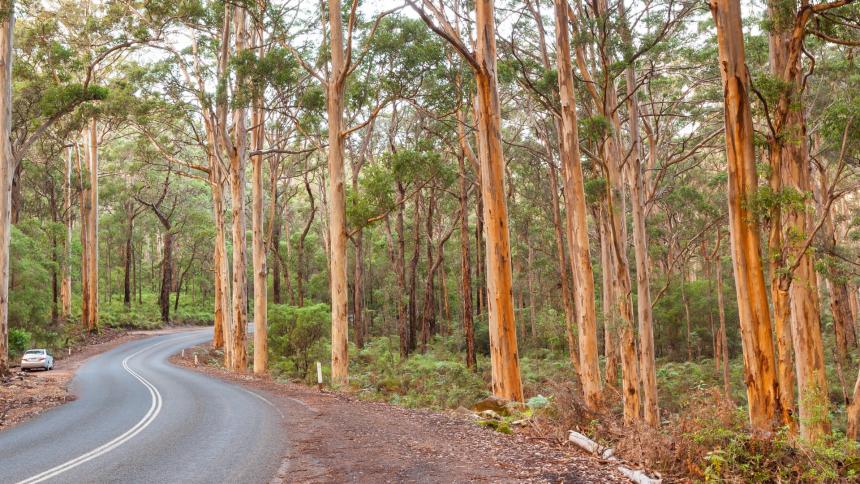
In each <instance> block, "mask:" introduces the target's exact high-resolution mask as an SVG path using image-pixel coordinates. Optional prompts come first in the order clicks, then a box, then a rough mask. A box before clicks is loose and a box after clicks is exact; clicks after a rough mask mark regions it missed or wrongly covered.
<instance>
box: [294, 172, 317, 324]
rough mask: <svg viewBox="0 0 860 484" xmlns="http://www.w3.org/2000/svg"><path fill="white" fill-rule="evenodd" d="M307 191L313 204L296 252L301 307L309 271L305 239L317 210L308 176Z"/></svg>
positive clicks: (297, 291) (297, 287)
mask: <svg viewBox="0 0 860 484" xmlns="http://www.w3.org/2000/svg"><path fill="white" fill-rule="evenodd" d="M305 191H306V192H307V194H308V200H309V201H310V204H311V205H310V214H309V215H308V221H307V223H305V228H304V230H302V234H301V235H300V236H299V251H298V253H297V254H296V294H297V295H298V301H299V307H304V305H305V278H306V277H307V272H308V268H307V261H306V260H305V239H306V238H307V237H308V233H309V232H310V230H311V225H313V221H314V217H315V216H316V212H317V209H316V204H315V200H314V194H313V192H312V191H311V184H310V182H309V181H308V178H307V176H305Z"/></svg>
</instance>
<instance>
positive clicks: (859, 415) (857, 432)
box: [845, 371, 860, 440]
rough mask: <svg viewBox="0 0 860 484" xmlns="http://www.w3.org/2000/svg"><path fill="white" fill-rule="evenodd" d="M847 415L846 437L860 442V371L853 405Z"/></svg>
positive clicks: (849, 406) (855, 384)
mask: <svg viewBox="0 0 860 484" xmlns="http://www.w3.org/2000/svg"><path fill="white" fill-rule="evenodd" d="M845 413H846V414H847V415H848V430H847V432H846V435H847V436H848V438H849V439H852V440H860V371H858V374H857V380H856V381H855V382H854V392H853V394H852V397H851V403H849V404H848V407H847V408H846V409H845Z"/></svg>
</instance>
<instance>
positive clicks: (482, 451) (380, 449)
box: [171, 346, 628, 483]
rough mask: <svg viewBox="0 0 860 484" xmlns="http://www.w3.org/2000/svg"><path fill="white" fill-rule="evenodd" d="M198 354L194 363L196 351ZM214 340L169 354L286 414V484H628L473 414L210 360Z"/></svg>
mask: <svg viewBox="0 0 860 484" xmlns="http://www.w3.org/2000/svg"><path fill="white" fill-rule="evenodd" d="M195 354H197V355H199V356H200V357H201V358H199V359H200V363H201V364H200V365H199V366H195V365H194V360H193V359H194V355H195ZM211 354H212V353H211V352H210V347H209V346H199V347H194V348H192V349H191V350H190V351H186V352H185V356H184V357H181V356H178V355H177V356H174V357H173V358H172V359H171V361H172V362H173V363H174V364H178V365H182V366H185V367H188V368H191V369H194V370H196V371H200V372H203V373H206V374H209V375H211V376H214V377H217V378H221V379H224V380H227V381H231V382H234V383H237V384H240V385H242V386H244V387H246V388H247V389H249V390H252V391H253V390H256V391H260V392H262V393H264V394H265V395H266V397H268V401H269V403H270V404H272V405H273V406H275V407H276V408H277V409H278V411H279V412H280V413H281V415H282V416H283V417H284V421H285V423H284V427H285V436H286V437H287V438H288V440H289V442H288V451H287V455H285V456H284V461H283V464H282V466H281V469H280V471H279V473H278V475H277V476H275V477H274V478H273V479H272V481H271V482H272V483H283V482H309V483H322V482H428V483H430V482H446V483H449V482H451V483H453V482H553V483H556V482H565V483H579V482H601V483H604V482H628V481H627V480H626V479H625V478H624V477H623V476H621V474H619V473H617V472H616V471H615V470H614V469H613V468H612V467H611V466H610V465H608V464H606V463H604V462H602V461H600V460H598V459H596V458H594V457H591V456H588V455H585V454H583V453H582V452H580V451H578V450H577V449H575V448H573V447H572V446H560V445H555V444H553V443H551V442H548V441H546V440H541V439H534V438H529V437H527V436H525V435H522V434H516V433H515V434H513V435H506V434H502V433H499V432H496V431H493V430H491V429H487V428H483V427H479V426H478V425H476V424H475V423H474V419H473V418H472V417H470V416H469V415H465V414H461V413H457V412H447V413H442V412H436V411H430V410H416V409H408V408H404V407H399V406H396V405H392V404H388V403H380V402H368V401H363V400H359V399H356V398H354V397H352V396H350V395H348V394H345V393H340V392H331V391H324V392H321V391H319V390H317V389H314V388H310V387H307V386H305V385H300V384H293V383H281V382H276V381H274V380H272V379H271V378H269V377H259V376H254V375H250V374H236V373H231V372H228V371H226V370H224V369H223V368H221V367H219V366H217V365H216V364H209V363H211V359H210V356H211Z"/></svg>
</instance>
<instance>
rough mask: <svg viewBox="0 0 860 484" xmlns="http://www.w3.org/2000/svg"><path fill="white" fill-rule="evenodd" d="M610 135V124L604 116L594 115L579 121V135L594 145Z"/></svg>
mask: <svg viewBox="0 0 860 484" xmlns="http://www.w3.org/2000/svg"><path fill="white" fill-rule="evenodd" d="M611 133H612V124H611V123H610V121H609V118H606V117H605V116H600V115H599V114H595V115H593V116H586V117H582V118H580V120H579V135H580V136H581V137H584V138H586V139H588V140H590V141H592V142H594V143H596V142H599V141H600V140H602V139H604V138H606V137H608V136H609V135H610V134H611Z"/></svg>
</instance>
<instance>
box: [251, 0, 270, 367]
mask: <svg viewBox="0 0 860 484" xmlns="http://www.w3.org/2000/svg"><path fill="white" fill-rule="evenodd" d="M258 3H259V2H258ZM256 24H257V28H256V29H255V31H256V32H255V38H256V40H255V43H256V46H255V47H256V49H257V50H258V52H257V55H258V57H260V58H262V57H263V40H264V39H263V27H262V19H260V20H258V21H257V22H256ZM262 96H263V93H257V96H256V99H254V112H253V115H252V117H251V118H252V120H251V126H252V129H251V149H252V150H254V151H256V152H259V151H261V150H262V149H263V144H264V142H265V137H266V131H265V123H266V116H265V113H264V112H263V99H262ZM272 196H274V193H273V194H272ZM263 230H264V227H263V155H262V154H260V153H258V154H255V155H254V156H252V157H251V233H252V235H251V246H252V249H253V250H252V254H253V255H252V257H253V265H254V373H255V374H257V375H262V374H265V373H266V371H268V366H269V322H268V315H267V305H268V301H267V298H268V294H269V288H268V269H267V267H266V240H265V236H264V234H263Z"/></svg>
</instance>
